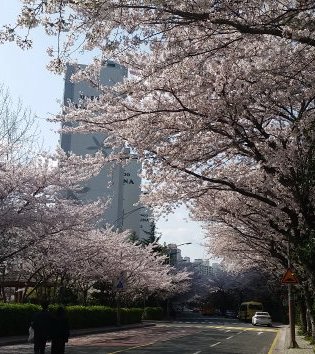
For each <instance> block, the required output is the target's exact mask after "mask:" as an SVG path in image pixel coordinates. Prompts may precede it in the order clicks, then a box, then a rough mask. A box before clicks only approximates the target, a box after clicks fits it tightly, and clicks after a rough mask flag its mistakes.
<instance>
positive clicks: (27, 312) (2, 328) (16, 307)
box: [0, 303, 40, 336]
mask: <svg viewBox="0 0 315 354" xmlns="http://www.w3.org/2000/svg"><path fill="white" fill-rule="evenodd" d="M38 311H40V306H39V305H33V304H5V303H1V304H0V336H7V335H19V334H25V335H27V333H28V328H29V326H30V323H31V320H32V317H33V315H34V313H36V312H38Z"/></svg>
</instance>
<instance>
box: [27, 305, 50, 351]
mask: <svg viewBox="0 0 315 354" xmlns="http://www.w3.org/2000/svg"><path fill="white" fill-rule="evenodd" d="M41 306H42V310H41V311H40V312H38V313H36V314H35V315H34V317H33V320H32V323H31V326H32V328H33V329H34V353H35V354H44V353H45V348H46V342H47V340H48V339H49V338H50V334H51V325H52V316H51V314H50V312H48V302H43V303H42V305H41Z"/></svg>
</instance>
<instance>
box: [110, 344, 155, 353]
mask: <svg viewBox="0 0 315 354" xmlns="http://www.w3.org/2000/svg"><path fill="white" fill-rule="evenodd" d="M155 343H156V342H151V343H148V344H143V345H137V346H136V347H129V348H126V349H121V350H117V351H115V352H110V353H109V354H116V353H123V352H127V351H128V350H132V349H137V348H143V347H148V346H149V345H152V344H155Z"/></svg>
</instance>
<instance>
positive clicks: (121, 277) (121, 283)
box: [115, 272, 127, 291]
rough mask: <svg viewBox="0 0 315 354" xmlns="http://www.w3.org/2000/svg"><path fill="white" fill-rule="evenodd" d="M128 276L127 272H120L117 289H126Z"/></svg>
mask: <svg viewBox="0 0 315 354" xmlns="http://www.w3.org/2000/svg"><path fill="white" fill-rule="evenodd" d="M126 277H127V274H126V272H120V274H119V276H118V277H117V279H116V282H115V290H116V291H122V290H125V289H126Z"/></svg>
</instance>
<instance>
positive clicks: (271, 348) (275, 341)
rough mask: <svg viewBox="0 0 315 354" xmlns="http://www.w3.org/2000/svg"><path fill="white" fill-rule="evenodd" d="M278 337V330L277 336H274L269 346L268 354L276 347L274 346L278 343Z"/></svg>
mask: <svg viewBox="0 0 315 354" xmlns="http://www.w3.org/2000/svg"><path fill="white" fill-rule="evenodd" d="M279 336H280V330H278V331H277V335H276V337H275V339H274V340H273V342H272V344H271V347H270V349H269V352H268V354H272V353H273V350H274V349H275V346H276V344H277V342H278V339H279Z"/></svg>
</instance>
